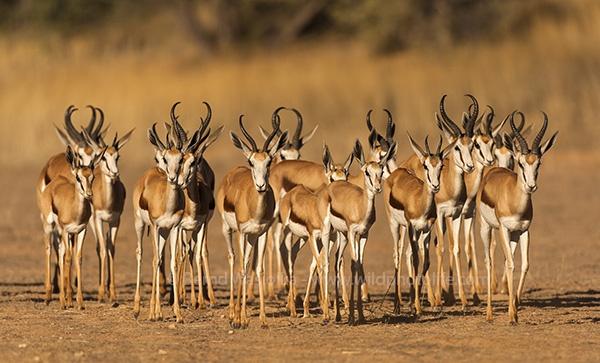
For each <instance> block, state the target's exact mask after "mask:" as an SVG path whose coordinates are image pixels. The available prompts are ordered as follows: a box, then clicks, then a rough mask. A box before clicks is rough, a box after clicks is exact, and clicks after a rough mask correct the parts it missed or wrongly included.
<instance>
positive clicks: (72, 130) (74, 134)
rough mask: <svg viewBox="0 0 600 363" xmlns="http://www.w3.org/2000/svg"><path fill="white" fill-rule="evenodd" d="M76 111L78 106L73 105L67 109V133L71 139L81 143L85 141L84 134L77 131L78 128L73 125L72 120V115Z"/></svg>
mask: <svg viewBox="0 0 600 363" xmlns="http://www.w3.org/2000/svg"><path fill="white" fill-rule="evenodd" d="M75 111H77V107H75V106H73V105H70V106H69V107H67V110H66V111H65V131H67V133H68V134H69V136H70V137H71V139H73V141H75V142H77V143H80V144H81V143H85V140H84V139H83V135H82V134H81V133H80V132H79V131H77V129H76V128H75V126H74V125H73V121H72V120H71V116H72V115H73V112H75Z"/></svg>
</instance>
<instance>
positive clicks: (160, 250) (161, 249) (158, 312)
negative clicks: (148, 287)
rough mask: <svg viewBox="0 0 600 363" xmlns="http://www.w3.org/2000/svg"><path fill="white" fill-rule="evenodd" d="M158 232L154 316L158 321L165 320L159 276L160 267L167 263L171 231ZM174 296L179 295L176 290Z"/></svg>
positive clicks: (173, 278)
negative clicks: (167, 246)
mask: <svg viewBox="0 0 600 363" xmlns="http://www.w3.org/2000/svg"><path fill="white" fill-rule="evenodd" d="M157 232H158V245H157V248H156V253H157V261H156V262H157V266H156V271H157V274H156V291H155V294H156V295H155V300H154V316H155V317H156V319H157V320H162V319H163V314H162V307H161V297H162V295H161V288H160V286H161V281H160V276H159V271H160V266H164V263H165V258H164V256H165V245H166V243H167V238H169V234H170V232H171V231H169V230H167V229H164V228H160V229H158V230H157ZM175 253H177V251H176V250H175V251H173V254H175ZM175 277H176V276H175V275H171V280H173V281H172V282H173V284H175ZM173 292H174V295H177V293H176V290H175V289H173Z"/></svg>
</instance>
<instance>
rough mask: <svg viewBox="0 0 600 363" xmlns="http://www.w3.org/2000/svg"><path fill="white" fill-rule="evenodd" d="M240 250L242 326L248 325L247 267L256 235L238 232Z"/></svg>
mask: <svg viewBox="0 0 600 363" xmlns="http://www.w3.org/2000/svg"><path fill="white" fill-rule="evenodd" d="M240 236H241V238H240V244H241V245H242V246H240V250H242V251H243V254H242V256H243V257H242V266H241V272H242V279H241V287H242V294H241V296H242V298H241V305H242V306H241V310H240V323H241V327H242V328H246V327H248V323H249V320H248V310H247V302H248V290H247V287H248V268H249V267H250V259H251V257H252V247H253V244H254V243H255V242H256V237H254V236H248V235H246V234H245V233H243V232H240ZM249 237H254V238H253V240H252V241H250V239H249ZM239 303H240V299H239V298H238V304H239Z"/></svg>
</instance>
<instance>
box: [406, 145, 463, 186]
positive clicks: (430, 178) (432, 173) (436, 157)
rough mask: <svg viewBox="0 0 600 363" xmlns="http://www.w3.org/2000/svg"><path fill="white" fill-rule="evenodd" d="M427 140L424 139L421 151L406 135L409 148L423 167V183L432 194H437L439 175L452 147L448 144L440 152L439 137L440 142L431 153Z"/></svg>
mask: <svg viewBox="0 0 600 363" xmlns="http://www.w3.org/2000/svg"><path fill="white" fill-rule="evenodd" d="M427 139H428V137H425V150H423V148H421V146H419V144H417V143H416V142H415V140H413V138H412V137H411V136H410V134H408V140H409V142H410V147H411V148H412V149H413V151H414V152H415V154H416V155H417V157H418V158H419V161H421V164H422V165H423V170H424V172H425V182H426V183H427V186H428V187H429V189H431V191H432V192H434V193H437V192H439V191H440V175H441V174H442V168H443V166H444V159H445V158H446V157H447V156H448V154H449V153H450V152H451V151H452V148H453V147H454V145H453V144H450V145H448V146H446V147H445V148H444V149H443V150H442V137H441V136H440V141H439V143H438V146H437V148H436V149H435V152H431V149H429V142H428V140H427ZM455 142H456V141H455Z"/></svg>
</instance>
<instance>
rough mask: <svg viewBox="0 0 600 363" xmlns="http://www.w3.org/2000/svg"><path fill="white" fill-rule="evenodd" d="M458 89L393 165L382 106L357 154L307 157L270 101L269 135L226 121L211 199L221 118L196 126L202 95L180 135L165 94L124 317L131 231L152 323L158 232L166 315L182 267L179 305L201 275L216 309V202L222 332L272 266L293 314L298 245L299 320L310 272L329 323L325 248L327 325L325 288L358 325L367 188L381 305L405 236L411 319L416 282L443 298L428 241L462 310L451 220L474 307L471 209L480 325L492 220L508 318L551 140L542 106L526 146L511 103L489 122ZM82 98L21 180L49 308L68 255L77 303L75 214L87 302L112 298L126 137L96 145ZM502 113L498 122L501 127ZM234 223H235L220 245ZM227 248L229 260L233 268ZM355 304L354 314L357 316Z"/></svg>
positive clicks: (363, 292) (243, 314)
mask: <svg viewBox="0 0 600 363" xmlns="http://www.w3.org/2000/svg"><path fill="white" fill-rule="evenodd" d="M466 96H467V97H468V98H469V99H470V105H469V107H468V109H467V110H466V112H463V114H462V122H461V123H462V125H461V126H459V125H457V124H456V123H455V122H454V121H453V120H452V119H451V118H450V117H449V116H448V114H447V113H446V111H445V108H444V103H445V98H446V96H445V95H444V96H443V97H442V98H441V101H440V106H439V112H437V113H436V114H435V117H436V121H437V127H438V128H439V129H440V130H441V131H442V133H443V134H444V136H445V138H446V141H447V145H445V146H444V145H443V142H442V137H441V136H440V138H439V142H438V143H437V146H436V147H435V148H431V147H430V145H429V143H428V139H427V138H425V142H424V143H423V144H420V143H418V142H416V141H415V140H414V139H413V138H412V137H411V136H410V135H408V142H409V144H410V146H411V148H412V150H413V151H414V154H413V155H410V156H408V158H406V160H404V161H402V162H399V161H397V160H398V157H397V155H396V145H397V144H396V140H395V138H394V135H395V128H396V125H395V123H394V121H393V119H392V114H391V113H390V112H389V111H388V110H384V111H385V113H386V114H387V126H386V130H385V136H384V135H383V134H380V133H379V132H378V131H377V130H376V128H375V127H373V124H372V122H371V113H372V112H371V111H369V112H368V113H367V117H366V123H367V127H368V130H369V136H368V145H369V148H368V149H367V150H364V149H363V147H362V144H361V142H360V141H358V140H357V141H356V142H355V144H354V146H353V150H352V152H351V153H350V154H349V156H348V157H347V158H346V160H345V161H344V163H343V164H340V163H336V162H334V160H333V158H332V156H331V154H330V152H329V149H328V147H327V145H325V146H324V148H323V160H322V163H317V162H312V161H307V160H300V150H301V149H302V147H303V146H304V145H305V144H306V143H307V142H308V141H309V140H310V139H311V138H312V137H313V135H314V134H315V131H316V129H317V127H316V126H315V127H314V128H313V129H312V131H311V132H309V133H308V134H306V135H304V136H302V127H303V120H302V116H301V114H300V113H299V112H298V111H297V110H296V109H294V108H286V107H279V108H277V109H276V110H275V111H274V112H273V114H272V120H271V121H272V122H271V123H272V125H271V129H270V130H265V129H264V128H262V127H261V128H260V131H261V134H262V136H263V138H264V142H263V143H262V145H260V146H259V145H258V143H257V140H255V139H254V138H253V137H252V136H251V135H250V133H249V132H248V130H247V129H246V127H245V125H244V122H243V115H241V116H240V117H239V127H240V131H241V133H242V137H240V136H238V134H236V133H234V132H231V133H230V137H231V141H232V143H233V146H235V147H236V148H237V149H239V150H241V152H242V153H243V155H244V156H245V157H246V160H247V162H248V165H244V166H238V167H235V168H233V169H231V170H230V171H229V172H228V173H227V174H226V175H225V176H224V177H223V178H222V180H221V183H220V184H219V186H218V188H217V190H216V194H215V193H214V191H215V175H214V173H213V170H212V169H211V167H210V165H209V164H208V162H207V160H206V159H205V158H204V157H203V155H204V152H205V151H206V149H207V148H209V147H210V146H211V145H212V144H213V143H214V142H215V141H216V140H217V139H218V137H219V136H220V134H221V132H222V131H223V126H219V127H217V128H216V129H214V130H212V129H211V127H210V122H211V115H212V111H211V108H210V106H209V105H208V103H206V102H204V105H205V106H206V109H207V113H206V116H205V117H204V118H201V119H200V124H199V127H198V128H197V129H195V130H194V132H193V133H191V134H190V133H189V132H188V131H187V130H185V129H184V128H183V126H182V125H181V123H180V121H179V119H178V116H177V114H176V108H177V106H178V104H179V102H178V103H175V104H174V105H173V107H172V108H171V111H170V123H165V124H164V126H165V129H166V135H165V138H164V139H161V136H160V135H159V132H158V131H157V128H156V124H154V125H153V126H152V127H151V128H150V129H149V130H148V140H149V141H150V143H151V144H152V146H153V147H154V160H155V162H156V166H155V167H152V168H150V169H148V170H147V171H146V172H145V173H144V174H143V175H142V176H141V177H140V178H139V179H138V181H137V183H136V184H135V187H134V190H133V193H132V197H133V198H132V203H133V212H134V219H135V231H136V234H137V250H136V256H137V283H136V290H135V298H134V309H133V310H134V315H135V316H136V317H137V316H138V315H139V313H140V301H141V294H140V287H141V286H140V283H141V264H142V253H143V243H142V240H143V236H144V234H150V232H152V233H151V235H152V241H153V243H152V251H153V263H152V268H153V273H152V294H151V297H150V304H149V319H150V320H160V319H162V311H161V297H162V296H163V295H164V294H165V293H166V287H165V281H166V279H165V272H164V266H165V265H166V261H164V256H165V245H166V244H167V241H168V242H169V246H170V251H171V253H170V271H171V280H172V295H173V310H174V314H175V316H176V319H177V322H182V321H183V318H182V314H181V310H180V309H181V304H182V302H183V301H185V299H186V287H185V275H186V267H188V265H189V279H190V282H191V290H190V291H191V296H190V299H191V303H192V305H195V306H196V307H199V306H200V307H204V306H205V301H204V299H205V297H204V292H203V288H202V286H203V284H206V289H207V296H208V299H209V302H210V304H211V305H214V304H216V300H215V295H214V292H213V287H212V284H211V280H212V279H211V277H210V272H209V270H210V269H209V261H208V249H207V237H206V236H207V225H208V222H209V220H210V219H211V218H212V215H213V212H214V210H215V207H216V208H217V210H218V214H219V216H220V217H221V219H222V222H223V224H222V232H223V236H224V237H225V241H226V244H227V249H228V260H229V319H230V323H231V325H232V326H233V327H235V328H239V327H246V326H247V325H248V322H249V319H248V313H247V300H248V298H251V297H253V290H254V288H253V282H254V278H255V276H256V278H257V280H258V291H259V300H260V322H261V324H262V325H266V315H265V295H269V297H272V296H274V291H275V290H276V289H279V288H282V287H283V285H284V281H283V278H281V276H282V274H281V270H282V269H283V268H284V269H285V272H286V274H287V282H286V284H285V285H286V286H287V291H288V292H287V307H288V309H289V311H290V315H291V316H292V317H295V316H296V308H295V297H296V294H297V290H296V286H295V278H294V265H295V259H296V256H297V251H298V250H299V249H300V248H301V247H302V246H304V244H306V243H308V245H309V247H310V250H311V252H312V263H311V265H310V273H309V281H308V286H307V288H306V295H305V297H304V316H305V317H306V316H309V296H310V295H309V292H310V290H311V283H312V280H313V278H314V273H315V271H316V272H317V282H318V286H319V290H318V291H319V293H318V300H319V302H320V306H321V311H322V315H323V320H324V321H327V320H328V319H329V316H330V315H329V308H330V298H329V290H330V288H329V269H330V267H329V252H330V250H331V249H332V247H333V246H334V245H335V260H334V262H335V263H334V276H335V280H334V281H335V283H333V285H334V289H335V298H334V303H333V309H334V312H335V313H334V314H335V320H336V321H340V320H341V310H342V309H341V306H340V298H339V295H340V291H339V290H340V288H341V290H342V299H343V302H344V305H345V311H347V312H348V323H349V324H355V323H362V322H364V321H365V318H364V315H363V306H362V304H363V299H365V298H367V297H368V294H367V285H366V281H365V272H364V268H363V263H364V251H365V247H366V244H367V240H368V237H369V230H370V228H371V226H372V225H373V223H374V222H375V206H374V200H375V197H376V195H377V194H379V193H381V192H382V191H383V198H384V205H385V212H386V215H387V219H388V224H389V226H390V230H391V234H392V244H393V251H394V252H393V259H394V265H395V279H394V280H395V284H394V285H395V289H394V290H395V299H394V300H395V304H394V306H395V309H394V310H395V313H397V314H398V313H400V307H401V305H402V303H401V301H402V297H401V292H400V287H401V284H400V282H401V281H402V277H401V276H402V275H401V272H402V253H403V251H404V241H405V237H406V235H407V232H408V242H409V244H408V246H407V248H406V263H407V266H408V267H407V269H408V275H409V279H408V281H409V282H410V294H409V295H410V312H411V314H415V315H419V314H421V313H422V305H421V296H422V292H421V289H422V283H423V281H424V284H425V287H426V291H427V299H428V301H429V304H430V305H431V307H432V308H433V309H439V308H440V307H441V304H442V295H443V294H442V292H443V291H446V290H448V293H446V294H445V295H444V299H445V300H446V303H450V304H452V303H454V296H453V295H454V293H453V292H452V290H451V289H448V286H446V285H447V284H448V278H447V277H446V276H445V275H444V271H443V266H444V264H443V257H444V243H445V242H444V235H447V236H448V246H449V251H450V252H451V253H450V254H449V256H450V257H449V258H450V262H449V266H450V269H449V271H448V273H449V275H448V277H451V276H452V277H453V275H454V274H456V277H455V278H454V277H453V279H454V280H455V281H457V282H458V294H459V297H460V301H461V304H462V308H463V309H465V308H466V306H467V297H466V294H465V287H464V286H463V283H464V281H465V279H464V278H463V275H462V273H463V272H462V271H461V254H460V244H459V241H460V230H461V227H462V230H463V234H464V249H463V250H464V252H465V256H466V260H467V261H466V262H467V266H468V279H469V281H470V284H469V286H471V289H472V292H471V293H472V298H473V303H474V304H477V303H478V301H479V297H478V292H479V291H480V289H481V287H480V286H479V277H478V273H477V259H476V254H475V238H474V234H475V231H474V218H475V216H476V214H477V215H478V216H479V221H480V223H479V225H480V228H481V230H480V234H481V240H482V242H483V248H484V254H485V264H486V270H487V319H488V320H491V319H492V306H491V303H492V295H493V293H494V292H495V291H496V288H497V283H496V280H495V272H494V259H493V256H494V253H493V251H494V248H495V243H496V241H495V240H494V239H493V238H492V237H493V236H492V229H497V230H499V241H500V245H501V246H502V250H503V252H504V257H505V267H504V277H503V285H506V287H507V290H508V295H509V304H508V315H509V319H510V322H511V323H516V322H517V306H518V305H519V302H520V301H521V296H522V293H523V285H524V282H525V276H526V274H527V270H528V268H529V252H528V251H529V241H530V237H529V226H530V223H531V221H532V219H533V205H532V200H531V195H532V193H533V192H535V191H536V189H537V184H536V181H537V178H538V171H539V168H540V165H541V160H542V156H543V155H544V154H545V153H546V152H547V151H548V150H549V149H550V148H551V147H552V146H553V144H554V142H555V140H556V135H557V134H556V133H555V134H554V135H552V137H550V138H549V139H547V140H546V141H545V142H542V140H543V137H544V134H545V132H546V129H547V126H548V118H547V115H546V114H545V113H542V114H543V124H542V127H541V129H540V130H539V132H538V133H537V135H536V136H535V138H534V139H533V141H532V143H531V147H530V146H529V144H528V142H527V141H526V140H525V138H524V137H523V134H524V133H525V132H526V131H525V130H524V126H525V119H524V115H523V114H522V113H521V112H518V111H514V112H512V113H510V114H509V115H508V116H506V118H504V120H503V121H501V122H500V123H498V124H497V125H495V126H494V110H493V109H492V107H490V106H488V108H489V112H487V114H486V112H482V114H481V115H480V112H479V105H478V102H477V100H476V98H475V97H473V96H472V95H466ZM88 107H89V108H90V110H91V113H92V117H91V119H90V121H89V124H88V125H87V126H86V127H81V128H80V129H77V128H76V127H75V126H74V125H73V122H72V121H71V116H72V114H73V113H74V112H75V111H76V110H77V109H76V108H75V107H74V106H70V107H69V108H68V109H67V111H66V113H65V118H64V127H63V128H62V129H61V128H56V131H57V134H58V137H59V138H60V140H61V141H62V142H63V143H64V144H65V146H66V152H64V153H60V154H57V155H54V156H53V157H51V158H50V159H49V160H48V162H47V163H46V165H45V166H44V168H43V170H42V172H41V174H40V177H39V180H38V183H37V186H36V192H37V201H38V206H39V209H40V215H41V219H42V224H43V229H44V246H45V249H46V278H45V291H46V297H45V299H46V303H49V302H50V300H51V299H52V292H53V289H55V288H56V287H55V285H56V284H58V290H59V298H60V307H61V308H62V309H65V308H67V307H71V306H72V305H73V301H72V295H73V291H72V284H71V260H72V258H73V257H74V258H75V271H76V274H77V278H76V285H77V294H76V299H77V307H78V308H80V309H81V308H83V294H82V286H81V285H82V280H83V279H82V276H81V262H82V245H83V241H84V237H85V234H86V230H87V226H88V223H89V225H90V226H91V229H92V232H93V235H94V236H95V239H96V242H97V246H98V248H97V251H98V257H99V262H100V266H101V268H100V276H99V281H100V283H99V286H98V300H99V301H103V300H104V298H105V294H107V293H106V291H105V290H106V289H107V288H108V299H109V300H110V301H114V300H115V299H116V293H115V268H114V256H115V245H116V238H117V233H118V231H119V223H120V218H121V215H122V213H123V208H124V204H125V186H124V185H123V183H122V182H121V180H120V178H119V167H118V161H119V156H120V153H121V150H122V148H123V146H124V145H125V144H126V143H127V142H128V141H129V139H130V138H131V135H132V133H133V130H131V131H129V132H128V133H126V134H125V135H124V136H122V137H120V138H119V137H118V136H117V135H115V136H114V138H113V139H112V142H110V143H107V142H106V141H107V140H108V139H107V138H106V134H107V129H108V127H106V128H103V127H104V114H103V112H102V110H100V109H99V108H96V107H93V106H88ZM282 111H291V112H293V113H295V115H296V118H297V128H296V129H295V132H294V134H293V135H292V136H291V137H290V136H289V135H288V132H287V131H282V130H281V128H280V113H281V112H282ZM515 117H518V118H519V119H520V122H519V125H516V124H515V120H514V119H515ZM507 122H508V124H509V125H510V129H509V131H508V132H502V128H503V126H504V125H505V124H506V123H507ZM354 160H356V161H357V162H358V164H359V165H360V170H361V172H360V173H359V174H358V175H351V174H350V166H351V164H352V162H353V161H354ZM461 224H462V226H461ZM432 229H435V235H436V236H437V237H436V238H434V240H433V241H434V245H435V250H436V257H437V268H436V271H435V275H434V276H433V277H432V274H433V271H431V272H430V271H428V269H429V265H430V261H429V244H430V241H431V232H432ZM234 232H237V235H236V236H237V238H236V241H237V243H236V248H234ZM347 243H349V245H350V253H351V257H352V262H351V271H352V273H351V277H350V279H351V280H350V294H349V297H348V294H347V292H346V283H345V278H344V274H343V271H344V270H343V254H344V250H345V248H346V244H347ZM517 244H518V245H519V246H520V249H521V256H522V262H521V263H522V265H521V275H520V279H519V284H518V287H517V288H516V290H515V287H514V285H513V272H514V252H515V249H516V247H517ZM52 250H54V251H55V253H56V256H57V260H58V263H57V265H58V266H57V270H56V271H55V274H56V275H57V276H58V277H57V278H56V279H55V280H54V283H53V282H52V281H51V280H52V279H51V275H52V270H53V267H52ZM236 250H237V253H239V255H240V261H241V262H239V270H237V271H236V269H235V264H236V261H235V258H236ZM265 251H267V252H268V254H267V257H268V258H267V261H265V260H264V255H265ZM273 251H277V253H276V254H275V256H276V261H277V262H278V263H277V267H278V271H277V278H274V277H273ZM253 252H254V254H253ZM107 255H108V261H107V260H106V257H107ZM250 262H252V263H250ZM265 265H266V266H267V267H268V272H269V273H270V275H271V276H270V278H269V279H266V278H265V272H264V268H265ZM453 268H454V271H453ZM195 278H197V283H198V287H199V289H198V292H196V288H195V285H194V280H195ZM267 280H268V283H267ZM236 284H237V298H236V294H235V290H234V285H236ZM274 285H275V286H274ZM355 289H356V295H355ZM355 310H358V311H357V317H355Z"/></svg>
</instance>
